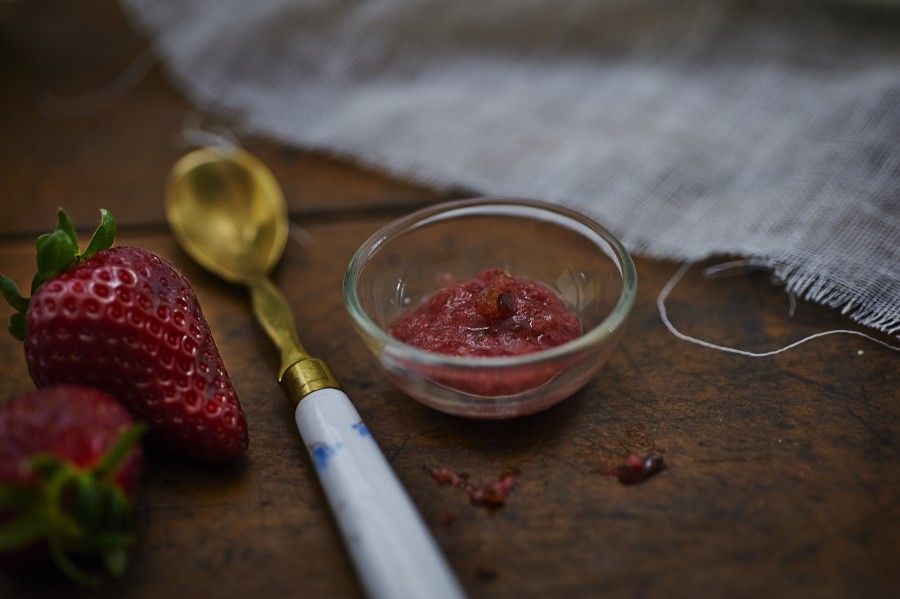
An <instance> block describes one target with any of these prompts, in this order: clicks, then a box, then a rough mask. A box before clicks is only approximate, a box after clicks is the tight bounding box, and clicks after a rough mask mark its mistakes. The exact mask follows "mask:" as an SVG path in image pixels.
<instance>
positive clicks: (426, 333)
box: [390, 268, 581, 357]
mask: <svg viewBox="0 0 900 599" xmlns="http://www.w3.org/2000/svg"><path fill="white" fill-rule="evenodd" d="M390 333H391V335H393V336H394V337H395V338H397V339H399V340H400V341H403V342H404V343H408V344H409V345H414V346H416V347H418V348H420V349H424V350H427V351H431V352H436V353H441V354H452V355H456V356H483V357H490V356H518V355H521V354H528V353H531V352H536V351H540V350H544V349H549V348H551V347H556V346H557V345H561V344H563V343H566V342H567V341H571V340H572V339H575V338H576V337H578V336H580V335H581V322H580V321H579V320H578V316H577V315H576V314H575V313H573V312H572V311H571V310H569V309H568V308H567V307H566V305H565V304H564V303H563V301H562V299H560V298H559V296H557V295H556V294H555V293H553V291H551V290H550V289H548V288H547V287H545V286H544V285H541V284H540V283H536V282H534V281H529V280H527V279H518V278H515V277H513V276H511V275H510V274H509V273H507V272H506V271H504V270H502V269H497V268H495V269H489V270H484V271H482V272H481V273H480V274H479V275H478V276H477V277H475V278H474V279H471V280H469V281H464V282H459V283H455V284H453V285H450V286H448V287H446V288H444V289H441V290H440V291H438V292H437V293H435V294H433V295H431V296H430V297H428V298H426V299H425V300H424V301H423V302H422V303H421V304H420V305H419V306H417V307H415V308H413V309H411V310H409V311H407V312H406V313H404V314H402V315H401V316H400V318H398V319H397V320H396V321H395V322H394V323H393V324H392V325H391V327H390Z"/></svg>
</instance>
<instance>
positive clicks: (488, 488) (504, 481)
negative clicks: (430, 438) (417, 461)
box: [427, 466, 518, 508]
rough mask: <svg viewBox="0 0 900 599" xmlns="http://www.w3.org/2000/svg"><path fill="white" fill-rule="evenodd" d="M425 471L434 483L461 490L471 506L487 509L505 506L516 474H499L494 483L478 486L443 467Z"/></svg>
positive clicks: (515, 471) (466, 477) (466, 476)
mask: <svg viewBox="0 0 900 599" xmlns="http://www.w3.org/2000/svg"><path fill="white" fill-rule="evenodd" d="M427 470H428V473H429V474H430V475H431V478H433V479H434V480H435V482H437V483H439V484H441V485H444V486H450V487H454V488H456V489H461V490H463V491H465V492H466V493H467V494H468V495H469V502H470V503H471V504H472V505H480V506H485V507H488V508H500V507H503V506H504V505H505V504H506V498H507V497H508V496H509V494H510V492H512V490H513V487H515V485H516V474H517V473H518V470H511V471H507V472H504V473H503V474H501V476H500V478H499V479H497V480H496V481H494V482H490V483H486V484H484V485H481V486H478V485H473V484H472V483H470V482H469V475H468V474H464V473H463V474H457V473H456V472H454V471H453V470H451V469H449V468H446V467H444V466H438V467H436V468H427ZM514 473H515V474H514Z"/></svg>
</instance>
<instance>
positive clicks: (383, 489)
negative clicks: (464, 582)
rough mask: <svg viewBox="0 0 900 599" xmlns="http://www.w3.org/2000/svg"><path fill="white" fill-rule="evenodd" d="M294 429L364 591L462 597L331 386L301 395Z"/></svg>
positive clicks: (343, 398) (408, 503)
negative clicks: (329, 507) (325, 498)
mask: <svg viewBox="0 0 900 599" xmlns="http://www.w3.org/2000/svg"><path fill="white" fill-rule="evenodd" d="M295 417H296V419H297V429H298V430H299V431H300V436H301V437H303V441H304V443H305V444H306V448H307V449H308V450H309V455H310V458H311V459H312V463H313V466H314V467H315V469H316V473H317V474H318V475H319V480H320V481H321V482H322V487H323V488H324V489H325V495H326V496H327V497H328V502H329V503H330V504H331V509H332V511H333V512H334V516H335V519H336V520H337V523H338V525H339V526H340V529H341V533H342V534H343V536H344V542H345V543H346V545H347V548H348V550H349V551H350V556H351V557H352V558H353V563H354V564H355V566H356V571H357V573H358V574H359V577H360V580H361V581H362V584H363V587H364V588H365V590H366V594H367V595H369V596H370V597H373V598H376V599H382V598H388V599H391V598H394V597H404V598H405V597H411V598H416V597H428V598H434V599H441V598H445V597H446V598H448V599H449V598H457V597H463V596H464V594H463V592H462V589H461V588H460V586H459V583H458V582H457V581H456V578H455V577H454V576H453V573H452V572H451V571H450V568H449V567H448V566H447V562H446V561H445V560H444V556H443V555H441V552H440V549H438V546H437V544H436V543H435V541H434V539H433V538H432V536H431V534H430V533H429V531H428V529H427V528H426V526H425V523H424V522H423V521H422V518H421V517H420V516H419V514H418V512H417V511H416V508H415V506H413V504H412V502H411V501H410V499H409V497H408V496H407V494H406V492H405V491H404V490H403V487H401V486H400V481H399V480H397V476H396V475H395V474H394V472H393V470H391V467H390V466H389V465H388V463H387V460H386V459H385V458H384V455H383V454H382V453H381V450H380V449H379V448H378V445H377V444H376V443H375V440H374V439H373V438H372V435H371V434H370V433H369V429H368V428H366V425H365V424H363V422H362V420H361V419H360V417H359V414H358V413H357V411H356V409H355V408H354V407H353V404H351V403H350V400H349V399H348V398H347V396H346V395H345V394H344V393H343V392H342V391H339V390H337V389H321V390H319V391H314V392H313V393H310V394H309V395H307V396H306V397H304V398H303V399H302V400H301V401H300V403H299V405H298V406H297V411H296V413H295Z"/></svg>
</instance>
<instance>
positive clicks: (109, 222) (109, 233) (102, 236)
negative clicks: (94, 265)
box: [60, 208, 116, 260]
mask: <svg viewBox="0 0 900 599" xmlns="http://www.w3.org/2000/svg"><path fill="white" fill-rule="evenodd" d="M60 212H61V213H62V214H65V213H64V212H62V210H60ZM115 239H116V221H115V220H114V219H113V216H112V213H111V212H110V211H109V210H107V209H106V208H101V209H100V225H99V226H98V227H97V230H96V231H94V235H93V236H92V237H91V240H90V241H89V242H88V245H87V247H86V248H85V250H84V252H82V254H81V256H79V257H80V259H81V260H88V259H90V258H93V257H94V255H95V254H96V253H97V252H101V251H103V250H108V249H109V248H111V247H112V244H113V241H115Z"/></svg>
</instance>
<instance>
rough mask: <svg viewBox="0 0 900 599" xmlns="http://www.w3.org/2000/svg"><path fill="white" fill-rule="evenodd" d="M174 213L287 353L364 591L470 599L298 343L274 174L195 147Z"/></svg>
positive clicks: (175, 178) (308, 433) (322, 371)
mask: <svg viewBox="0 0 900 599" xmlns="http://www.w3.org/2000/svg"><path fill="white" fill-rule="evenodd" d="M166 216H167V218H168V220H169V225H170V226H171V228H172V231H173V233H174V234H175V238H176V239H177V240H178V243H179V244H180V245H181V247H182V248H183V249H184V250H185V251H186V252H187V253H188V254H189V255H190V256H191V257H193V258H194V260H196V261H197V262H199V263H200V264H201V265H202V266H203V267H204V268H206V269H207V270H209V271H211V272H213V273H214V274H216V275H218V276H220V277H222V278H223V279H225V280H226V281H229V282H231V283H236V284H239V285H244V286H245V287H247V288H248V289H249V290H250V297H251V299H252V301H253V312H254V314H255V315H256V318H257V320H258V321H259V323H260V324H261V325H262V327H263V329H265V331H266V333H267V334H268V336H269V338H270V339H271V340H272V342H273V343H274V344H275V345H276V347H277V348H278V350H279V352H280V354H281V365H280V367H279V369H278V380H279V382H280V383H281V386H282V388H283V389H284V391H285V393H286V394H287V396H288V398H289V399H290V400H291V401H293V402H294V403H295V404H296V405H297V407H296V411H295V420H296V422H297V429H298V430H299V432H300V436H301V437H302V438H303V441H304V443H305V444H306V448H307V450H308V451H309V455H310V458H311V459H312V463H313V466H314V468H315V471H316V473H317V474H318V476H319V480H320V482H321V483H322V487H323V488H324V490H325V495H326V497H327V498H328V502H329V503H330V504H331V509H332V511H333V513H334V515H335V518H336V520H337V522H338V525H339V528H340V530H341V534H342V535H343V538H344V543H345V544H346V545H347V548H348V550H349V552H350V556H351V558H352V560H353V563H354V565H355V566H356V571H357V574H358V575H359V577H360V579H361V581H362V584H363V587H364V588H365V590H366V592H367V594H368V595H369V596H372V597H379V598H380V597H436V598H438V597H448V598H449V597H462V596H463V593H462V590H461V588H460V586H459V583H458V582H457V581H456V579H455V577H454V576H453V573H452V572H451V570H450V568H449V567H448V566H447V563H446V561H445V560H444V557H443V556H442V555H441V553H440V550H439V549H438V547H437V544H436V543H435V541H434V539H433V538H432V536H431V534H430V533H429V531H428V529H427V527H426V526H425V524H424V523H423V521H422V519H421V517H420V516H419V514H418V512H417V511H416V509H415V507H414V506H413V504H412V502H411V501H410V499H409V496H408V495H407V494H406V492H405V491H404V490H403V487H401V485H400V482H399V481H398V480H397V477H396V475H395V474H394V472H393V471H392V470H391V467H390V466H389V465H388V463H387V460H385V458H384V455H383V454H382V453H381V450H379V448H378V445H377V444H376V443H375V441H374V440H373V438H372V436H371V434H370V433H369V430H368V429H367V428H366V426H365V424H363V422H362V420H361V419H360V417H359V414H358V413H357V411H356V409H355V408H354V407H353V404H352V403H350V400H349V398H348V397H347V396H346V395H345V394H344V392H343V391H341V390H340V386H339V385H338V382H337V380H336V379H335V377H334V374H332V372H331V370H330V369H329V368H328V365H327V364H325V362H323V361H322V360H319V359H317V358H313V357H312V356H310V355H309V354H308V353H306V351H305V350H304V349H303V347H302V346H301V345H300V341H299V340H298V338H297V333H296V329H295V325H294V318H293V315H292V313H291V309H290V307H289V306H288V304H287V301H286V300H285V298H284V296H283V295H282V294H281V292H280V291H279V290H278V288H277V287H276V286H275V284H274V283H273V282H272V281H271V280H270V279H269V272H270V271H271V270H272V268H273V267H274V266H275V265H276V264H277V263H278V260H279V259H280V258H281V255H282V253H283V252H284V248H285V244H286V242H287V232H288V213H287V207H286V206H285V201H284V196H283V195H282V193H281V189H280V187H279V185H278V182H277V181H276V180H275V177H274V176H273V175H272V173H271V171H269V169H268V168H267V167H266V166H265V165H264V164H263V163H262V162H260V161H259V160H257V159H256V158H254V157H253V156H252V155H250V154H249V153H247V152H245V151H244V150H241V149H239V148H231V147H215V148H213V147H210V148H203V149H200V150H195V151H193V152H191V153H189V154H187V155H186V156H184V157H183V158H182V159H181V160H179V161H178V162H177V163H176V164H175V166H174V167H173V168H172V172H171V173H170V174H169V179H168V184H167V193H166Z"/></svg>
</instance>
